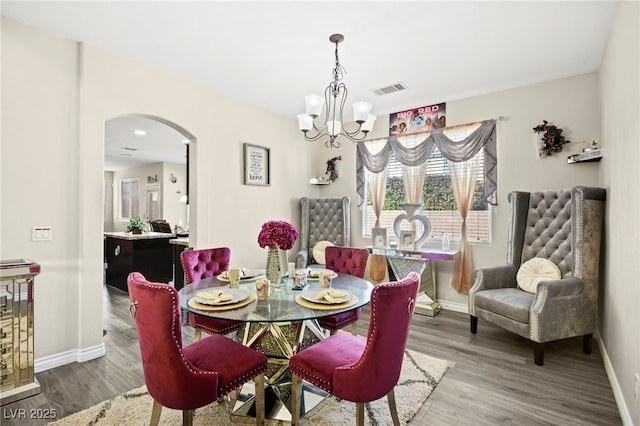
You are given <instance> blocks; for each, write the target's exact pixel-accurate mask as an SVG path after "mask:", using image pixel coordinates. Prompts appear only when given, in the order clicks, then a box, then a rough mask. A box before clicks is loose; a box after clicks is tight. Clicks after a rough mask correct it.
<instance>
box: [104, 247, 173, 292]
mask: <svg viewBox="0 0 640 426" xmlns="http://www.w3.org/2000/svg"><path fill="white" fill-rule="evenodd" d="M145 237H146V238H145ZM145 237H138V238H136V237H130V238H126V239H124V238H117V237H113V236H109V235H106V244H105V251H106V253H105V257H106V260H107V273H106V283H107V284H108V285H110V286H113V287H116V288H119V289H120V290H123V291H125V292H127V291H128V290H127V277H128V276H129V274H130V273H131V272H140V273H141V274H142V275H144V277H145V278H146V279H147V280H149V281H154V282H161V283H168V282H170V281H172V280H173V248H172V246H171V245H170V244H169V240H170V239H171V238H174V236H173V235H171V234H169V235H167V234H164V236H163V237H159V238H149V237H148V236H145Z"/></svg>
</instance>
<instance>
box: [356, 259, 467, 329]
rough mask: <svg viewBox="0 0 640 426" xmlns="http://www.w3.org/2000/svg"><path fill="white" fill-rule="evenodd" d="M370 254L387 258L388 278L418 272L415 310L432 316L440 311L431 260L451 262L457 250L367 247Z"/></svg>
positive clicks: (396, 277) (394, 278)
mask: <svg viewBox="0 0 640 426" xmlns="http://www.w3.org/2000/svg"><path fill="white" fill-rule="evenodd" d="M367 249H368V250H369V251H370V252H371V253H372V254H380V255H384V256H385V257H386V259H387V267H388V271H389V278H390V279H392V280H397V279H401V278H404V277H405V276H407V274H408V273H409V272H417V273H418V274H420V290H419V292H418V298H417V299H416V309H415V312H416V313H418V314H422V315H428V316H434V315H436V314H437V313H438V312H440V303H439V302H438V301H437V300H436V280H435V275H434V271H433V267H432V261H448V262H453V261H455V259H456V256H457V255H458V252H459V251H458V250H441V249H436V248H433V249H429V248H426V249H418V250H407V249H397V248H392V247H367Z"/></svg>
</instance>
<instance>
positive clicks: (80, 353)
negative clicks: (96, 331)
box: [33, 343, 107, 373]
mask: <svg viewBox="0 0 640 426" xmlns="http://www.w3.org/2000/svg"><path fill="white" fill-rule="evenodd" d="M106 353H107V352H106V350H105V346H104V343H101V344H99V345H97V346H93V347H91V348H86V349H73V350H70V351H66V352H61V353H58V354H55V355H49V356H45V357H42V358H38V359H36V360H34V364H33V369H34V371H35V372H36V373H40V372H42V371H47V370H50V369H52V368H56V367H60V366H62V365H66V364H71V363H72V362H85V361H89V360H92V359H96V358H100V357H101V356H104V355H105V354H106Z"/></svg>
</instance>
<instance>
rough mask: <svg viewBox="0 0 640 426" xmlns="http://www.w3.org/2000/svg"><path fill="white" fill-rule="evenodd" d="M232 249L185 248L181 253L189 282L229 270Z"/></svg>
mask: <svg viewBox="0 0 640 426" xmlns="http://www.w3.org/2000/svg"><path fill="white" fill-rule="evenodd" d="M230 261H231V250H230V249H229V248H228V247H218V248H208V249H201V250H185V251H183V252H182V253H180V263H182V269H184V274H185V279H186V283H187V284H191V283H192V282H195V281H199V280H201V279H203V278H209V277H212V276H214V275H218V274H219V273H220V272H222V271H227V270H229V262H230Z"/></svg>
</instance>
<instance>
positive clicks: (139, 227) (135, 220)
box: [126, 217, 147, 234]
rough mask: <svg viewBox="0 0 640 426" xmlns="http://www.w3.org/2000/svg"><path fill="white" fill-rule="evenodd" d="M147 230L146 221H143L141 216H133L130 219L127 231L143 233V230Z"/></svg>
mask: <svg viewBox="0 0 640 426" xmlns="http://www.w3.org/2000/svg"><path fill="white" fill-rule="evenodd" d="M146 230H147V225H146V223H144V222H143V220H142V219H140V218H139V217H132V218H131V219H130V220H129V226H127V230H126V232H131V233H132V234H142V232H143V231H146Z"/></svg>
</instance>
